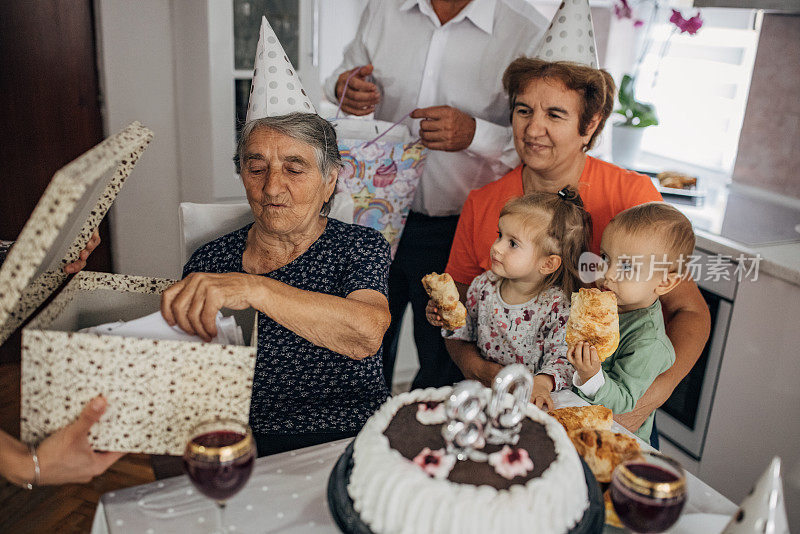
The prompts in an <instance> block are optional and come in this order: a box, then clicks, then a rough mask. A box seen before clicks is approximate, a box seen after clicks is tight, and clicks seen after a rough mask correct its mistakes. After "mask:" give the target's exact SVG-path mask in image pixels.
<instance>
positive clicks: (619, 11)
mask: <svg viewBox="0 0 800 534" xmlns="http://www.w3.org/2000/svg"><path fill="white" fill-rule="evenodd" d="M614 15H615V16H616V17H617V18H618V19H631V20H632V21H633V25H634V26H635V27H637V28H638V27H639V26H641V25H643V24H644V21H643V20H642V19H640V18H636V17H634V16H633V9H631V5H630V3H629V2H628V0H618V2H616V3H615V4H614Z"/></svg>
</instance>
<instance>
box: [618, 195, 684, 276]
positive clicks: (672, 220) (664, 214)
mask: <svg viewBox="0 0 800 534" xmlns="http://www.w3.org/2000/svg"><path fill="white" fill-rule="evenodd" d="M606 228H607V229H608V228H613V231H618V230H621V231H623V232H625V234H627V235H635V236H646V237H648V238H650V239H653V240H658V239H659V238H660V244H661V245H662V246H663V247H664V249H663V253H664V254H666V256H667V259H668V260H669V261H670V262H672V265H671V267H670V272H679V271H681V270H683V269H682V265H683V264H682V262H685V261H688V258H689V257H690V256H691V255H692V252H694V241H695V239H694V230H692V223H691V222H689V219H687V218H686V216H685V215H684V214H683V213H681V212H680V211H679V210H678V209H677V208H675V207H674V206H671V205H669V204H667V203H666V202H647V203H645V204H639V205H638V206H634V207H632V208H628V209H626V210H624V211H621V212H619V213H618V214H617V215H616V216H615V217H614V218H613V219H611V222H610V223H608V226H607V227H606ZM681 274H683V273H681Z"/></svg>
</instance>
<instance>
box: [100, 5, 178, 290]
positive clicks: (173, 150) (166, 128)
mask: <svg viewBox="0 0 800 534" xmlns="http://www.w3.org/2000/svg"><path fill="white" fill-rule="evenodd" d="M95 13H96V17H97V43H98V64H99V65H98V66H99V68H98V70H99V74H100V83H101V88H102V94H103V96H104V104H105V127H106V128H105V129H106V133H107V134H111V133H114V132H117V131H119V130H120V129H122V128H124V127H125V126H126V125H127V124H128V123H130V122H131V121H134V120H138V121H140V122H142V124H144V125H145V126H147V127H148V128H150V129H151V130H153V132H154V133H155V138H154V139H153V141H152V143H151V144H150V146H149V147H148V149H147V150H146V151H145V153H144V154H143V155H142V157H141V159H140V160H139V162H138V163H137V165H136V168H135V170H134V171H133V173H132V174H131V176H130V177H129V178H128V180H127V182H126V184H125V187H124V188H123V189H122V191H121V192H120V194H119V196H118V197H117V200H116V202H115V203H114V207H113V208H112V210H111V215H110V217H111V233H112V240H113V249H114V266H115V270H116V271H117V272H120V273H126V274H137V275H146V276H162V277H174V276H176V275H177V274H178V273H179V271H178V267H179V265H180V251H179V250H178V247H179V240H178V232H177V228H178V217H177V205H178V201H179V194H178V191H179V175H180V166H179V163H178V158H177V153H178V152H177V133H178V130H177V122H176V115H175V85H174V78H175V76H174V62H173V42H172V12H171V7H170V2H169V1H168V0H138V1H137V2H129V1H127V0H98V1H97V3H96V10H95Z"/></svg>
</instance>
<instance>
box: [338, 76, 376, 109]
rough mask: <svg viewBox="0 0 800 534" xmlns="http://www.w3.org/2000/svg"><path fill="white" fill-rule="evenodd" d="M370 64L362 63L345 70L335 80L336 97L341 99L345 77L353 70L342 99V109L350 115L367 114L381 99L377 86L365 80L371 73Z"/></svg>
mask: <svg viewBox="0 0 800 534" xmlns="http://www.w3.org/2000/svg"><path fill="white" fill-rule="evenodd" d="M372 69H373V67H372V65H364V66H363V67H356V68H354V69H350V70H348V71H345V72H343V73H341V74H340V75H339V79H338V80H336V98H337V99H339V100H342V91H344V86H345V83H347V78H348V77H350V75H351V74H353V73H354V72H355V74H354V75H353V77H352V78H350V83H347V92H346V93H345V95H344V100H342V110H344V112H345V113H350V114H351V115H368V114H370V113H372V112H373V111H375V106H376V105H378V102H380V101H381V93H380V91H379V90H378V86H377V85H375V84H374V83H372V82H368V81H367V80H366V78H367V76H369V75H370V74H372Z"/></svg>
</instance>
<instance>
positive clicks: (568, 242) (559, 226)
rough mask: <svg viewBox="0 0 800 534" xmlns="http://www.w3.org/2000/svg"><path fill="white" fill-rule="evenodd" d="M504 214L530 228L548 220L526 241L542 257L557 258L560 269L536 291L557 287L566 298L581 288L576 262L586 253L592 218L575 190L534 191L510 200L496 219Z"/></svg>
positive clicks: (590, 238)
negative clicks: (533, 244) (542, 228)
mask: <svg viewBox="0 0 800 534" xmlns="http://www.w3.org/2000/svg"><path fill="white" fill-rule="evenodd" d="M504 215H516V216H519V217H522V224H523V225H525V226H528V225H530V226H531V227H539V228H541V227H542V222H543V221H549V222H547V224H546V225H544V230H542V231H540V232H539V233H538V235H535V234H530V238H531V240H532V241H534V242H535V243H536V244H537V245H538V246H540V247H542V249H543V250H544V253H545V254H557V255H559V256H561V267H559V268H558V269H557V270H556V271H555V272H552V273H550V274H549V275H547V276H546V277H545V279H544V280H543V281H542V285H541V287H540V288H539V291H544V290H546V289H548V288H550V287H553V286H557V287H560V288H561V289H562V290H563V291H564V292H565V293H566V294H567V295H570V294H572V293H573V292H575V291H577V290H578V288H580V287H582V286H583V284H582V283H581V279H580V277H579V276H578V262H579V260H580V256H581V254H583V253H584V252H585V251H587V250H589V242H590V241H591V240H592V219H591V218H590V217H589V213H588V212H587V211H586V210H585V209H584V207H583V200H581V197H580V195H579V194H578V190H577V189H575V188H574V187H571V186H570V187H565V188H564V189H562V190H561V191H560V192H558V193H545V192H541V191H536V192H533V193H528V194H527V195H524V196H521V197H517V198H513V199H511V200H509V201H508V202H507V203H506V205H505V206H503V209H502V210H501V211H500V217H503V216H504ZM526 230H527V228H526Z"/></svg>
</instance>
